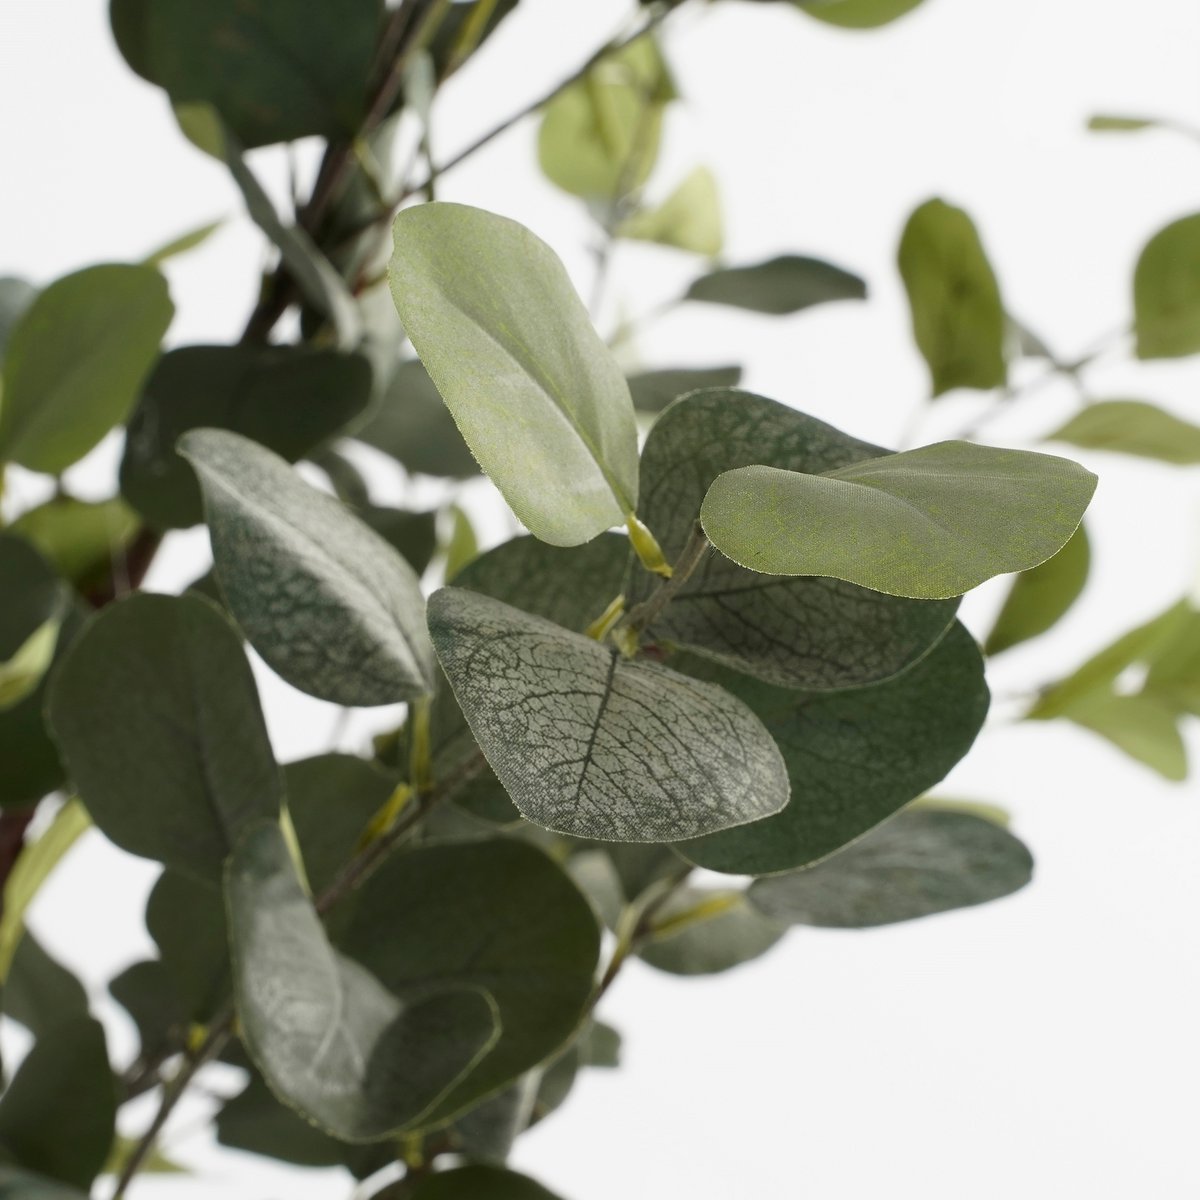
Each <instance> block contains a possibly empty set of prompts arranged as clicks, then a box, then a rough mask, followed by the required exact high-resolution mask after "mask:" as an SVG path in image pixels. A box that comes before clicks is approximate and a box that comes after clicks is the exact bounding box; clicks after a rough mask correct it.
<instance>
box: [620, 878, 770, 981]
mask: <svg viewBox="0 0 1200 1200" xmlns="http://www.w3.org/2000/svg"><path fill="white" fill-rule="evenodd" d="M785 932H786V930H785V927H784V926H782V925H780V924H778V923H777V922H775V921H772V920H771V919H770V918H769V917H764V916H763V914H762V913H761V912H760V911H759V910H758V909H756V908H755V907H754V906H753V905H750V904H748V903H747V902H746V898H745V896H744V894H743V893H742V892H731V891H724V892H721V891H715V890H714V889H712V888H691V887H689V888H683V889H681V890H680V891H677V892H674V893H672V895H671V897H670V899H669V900H668V901H667V902H666V903H665V904H663V905H661V906H660V907H658V908H657V909H655V911H654V921H653V924H652V925H651V929H650V934H649V939H648V940H647V941H646V943H645V944H644V945H642V946H641V947H640V948H639V949H638V957H639V958H641V959H642V960H643V961H644V962H648V963H649V964H650V965H651V966H652V967H657V968H658V969H659V970H660V971H666V972H668V973H669V974H671V975H715V974H717V973H718V972H721V971H728V970H731V969H732V968H733V967H737V966H741V964H742V963H746V962H750V961H751V960H753V959H755V958H758V957H760V956H761V955H763V954H766V952H767V951H768V950H770V949H771V947H772V946H774V945H775V943H776V942H778V941H779V939H780V938H781V937H783V935H784V933H785Z"/></svg>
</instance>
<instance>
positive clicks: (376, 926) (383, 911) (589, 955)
mask: <svg viewBox="0 0 1200 1200" xmlns="http://www.w3.org/2000/svg"><path fill="white" fill-rule="evenodd" d="M338 945H339V948H340V949H341V950H343V951H344V952H345V953H346V954H349V955H350V956H351V957H352V958H354V959H356V960H357V961H358V962H361V963H362V964H363V965H364V966H365V967H367V968H368V969H369V970H370V971H372V972H373V973H374V974H375V975H376V976H377V977H378V978H379V980H380V981H381V982H382V983H383V985H384V986H385V987H388V988H391V989H392V990H393V991H395V992H396V994H397V995H399V996H401V998H403V997H404V996H405V995H406V994H407V993H408V992H410V991H412V992H416V993H418V994H419V993H420V991H421V990H422V989H423V988H424V989H427V988H428V986H429V984H430V982H436V983H437V984H438V985H439V986H445V987H464V988H475V989H483V990H485V991H486V992H487V993H488V994H490V995H491V996H492V997H493V998H494V999H495V1002H496V1004H497V1005H498V1007H499V1010H500V1040H499V1041H498V1042H497V1043H496V1045H495V1046H494V1047H493V1049H492V1050H491V1052H490V1053H489V1054H488V1055H487V1057H486V1058H485V1059H483V1061H482V1062H481V1063H480V1064H479V1065H478V1067H477V1068H476V1069H475V1070H474V1071H473V1072H472V1073H471V1074H470V1075H468V1076H466V1077H465V1078H464V1079H463V1080H461V1082H460V1083H459V1084H458V1085H457V1086H456V1087H455V1088H454V1090H453V1092H452V1093H450V1094H449V1095H448V1096H446V1097H445V1098H444V1099H443V1100H442V1101H441V1103H440V1104H439V1105H438V1108H437V1109H436V1111H435V1112H433V1113H431V1114H430V1120H431V1121H433V1120H444V1119H449V1118H451V1117H454V1116H457V1115H459V1114H460V1113H461V1112H463V1111H464V1110H466V1109H468V1108H470V1107H471V1106H472V1105H474V1104H476V1103H478V1102H479V1101H480V1100H481V1099H483V1098H484V1097H487V1096H491V1095H494V1094H496V1093H497V1092H499V1091H501V1090H503V1089H504V1088H506V1087H507V1086H509V1085H510V1084H511V1083H512V1082H513V1081H514V1080H516V1079H517V1078H518V1077H519V1076H521V1075H523V1074H525V1072H526V1071H528V1070H530V1069H531V1068H533V1067H536V1066H538V1065H539V1064H541V1063H543V1062H545V1061H546V1060H547V1059H549V1058H551V1057H552V1056H553V1055H554V1054H555V1053H557V1052H558V1051H559V1050H560V1049H561V1048H562V1047H563V1046H564V1045H566V1044H567V1043H568V1042H570V1041H571V1040H572V1039H573V1038H574V1037H575V1035H576V1033H577V1031H578V1029H579V1025H580V1022H581V1021H582V1019H583V1017H584V1014H585V1012H586V1011H587V1008H588V1005H589V1003H590V1001H591V998H592V993H593V988H594V976H595V970H596V964H597V959H598V957H599V953H600V933H599V928H598V926H597V924H596V918H595V916H594V915H593V913H592V910H591V908H590V907H589V906H588V903H587V901H586V900H585V899H584V898H583V896H581V895H580V893H579V890H578V889H577V888H576V887H575V885H574V884H573V883H572V882H571V880H570V879H568V878H567V876H566V875H565V874H564V872H563V871H562V869H561V868H560V867H558V866H557V865H556V864H555V863H553V862H552V861H551V860H550V859H549V858H548V857H547V856H546V855H545V854H543V853H542V852H541V851H540V850H536V849H534V848H533V847H532V846H530V845H527V844H525V843H522V842H518V841H514V840H509V839H504V838H496V839H491V840H487V841H481V840H478V839H476V840H474V841H470V842H460V843H457V844H442V845H427V846H421V847H417V848H415V849H413V850H409V851H406V852H404V853H401V854H398V855H396V856H394V857H393V858H391V859H389V860H388V861H387V862H386V863H385V864H384V865H383V866H382V867H381V868H380V869H379V870H378V871H377V872H376V873H375V874H374V875H372V876H371V877H370V879H368V880H367V882H366V883H365V884H363V885H362V887H361V888H360V889H359V892H358V897H357V902H356V904H355V906H354V911H353V913H352V915H351V918H350V920H349V922H348V924H347V926H346V928H345V931H344V932H343V933H342V934H341V935H340V937H339V941H338Z"/></svg>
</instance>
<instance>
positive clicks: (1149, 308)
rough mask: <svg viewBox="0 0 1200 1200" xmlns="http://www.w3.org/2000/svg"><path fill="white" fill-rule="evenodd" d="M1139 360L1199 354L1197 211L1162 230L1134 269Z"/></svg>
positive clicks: (1199, 215) (1199, 221)
mask: <svg viewBox="0 0 1200 1200" xmlns="http://www.w3.org/2000/svg"><path fill="white" fill-rule="evenodd" d="M1133 315H1134V321H1133V325H1134V333H1135V335H1136V338H1137V356H1138V358H1182V357H1184V356H1186V355H1189V354H1196V353H1198V352H1200V213H1196V214H1193V215H1191V216H1187V217H1181V218H1180V219H1179V220H1177V221H1172V222H1171V223H1170V224H1169V225H1167V226H1166V227H1165V228H1163V229H1160V230H1159V231H1158V232H1157V233H1156V234H1155V235H1154V236H1153V237H1152V238H1151V239H1150V240H1149V241H1148V242H1147V243H1146V245H1145V246H1144V247H1143V248H1142V252H1141V254H1140V255H1139V256H1138V260H1137V265H1136V266H1135V267H1134V270H1133Z"/></svg>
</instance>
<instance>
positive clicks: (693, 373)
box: [627, 367, 742, 413]
mask: <svg viewBox="0 0 1200 1200" xmlns="http://www.w3.org/2000/svg"><path fill="white" fill-rule="evenodd" d="M741 378H742V368H741V367H699V368H690V367H674V368H669V369H666V370H657V371H639V372H638V373H637V374H636V375H630V376H629V378H628V380H627V382H628V384H629V394H630V395H631V396H632V397H633V407H634V408H636V409H637V410H638V411H639V412H644V413H658V412H662V410H663V409H664V408H666V407H667V406H668V405H669V404H670V403H671V401H673V400H677V399H678V398H679V397H680V396H683V395H685V394H686V393H688V392H695V391H698V390H699V389H700V388H734V387H737V385H738V383H740V382H741Z"/></svg>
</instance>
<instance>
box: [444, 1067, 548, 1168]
mask: <svg viewBox="0 0 1200 1200" xmlns="http://www.w3.org/2000/svg"><path fill="white" fill-rule="evenodd" d="M568 1053H569V1051H568ZM541 1079H542V1072H541V1071H540V1070H538V1069H536V1068H535V1069H534V1070H532V1071H528V1072H526V1073H525V1074H524V1075H522V1076H521V1078H520V1079H518V1080H517V1082H516V1083H514V1084H513V1085H512V1087H509V1088H505V1089H504V1091H502V1092H497V1093H496V1094H495V1095H494V1096H489V1097H488V1098H487V1099H486V1100H484V1101H483V1103H482V1104H477V1105H476V1106H475V1107H474V1108H472V1109H470V1110H469V1111H468V1112H465V1113H463V1115H462V1116H461V1117H459V1118H458V1120H457V1121H455V1122H454V1125H453V1127H452V1128H451V1130H450V1131H449V1136H450V1138H451V1140H452V1141H453V1144H454V1148H455V1151H456V1152H457V1153H459V1154H462V1155H464V1156H465V1157H466V1158H468V1159H470V1160H471V1161H472V1162H476V1163H479V1162H486V1163H496V1164H502V1163H504V1162H505V1161H506V1160H507V1158H508V1156H509V1153H510V1152H511V1151H512V1147H513V1143H514V1142H515V1141H516V1140H517V1138H518V1137H519V1136H520V1135H521V1134H522V1133H524V1132H525V1130H526V1129H527V1128H528V1127H529V1123H530V1121H531V1119H532V1117H533V1107H534V1103H535V1102H536V1100H537V1090H538V1084H539V1083H540V1082H541Z"/></svg>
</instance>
